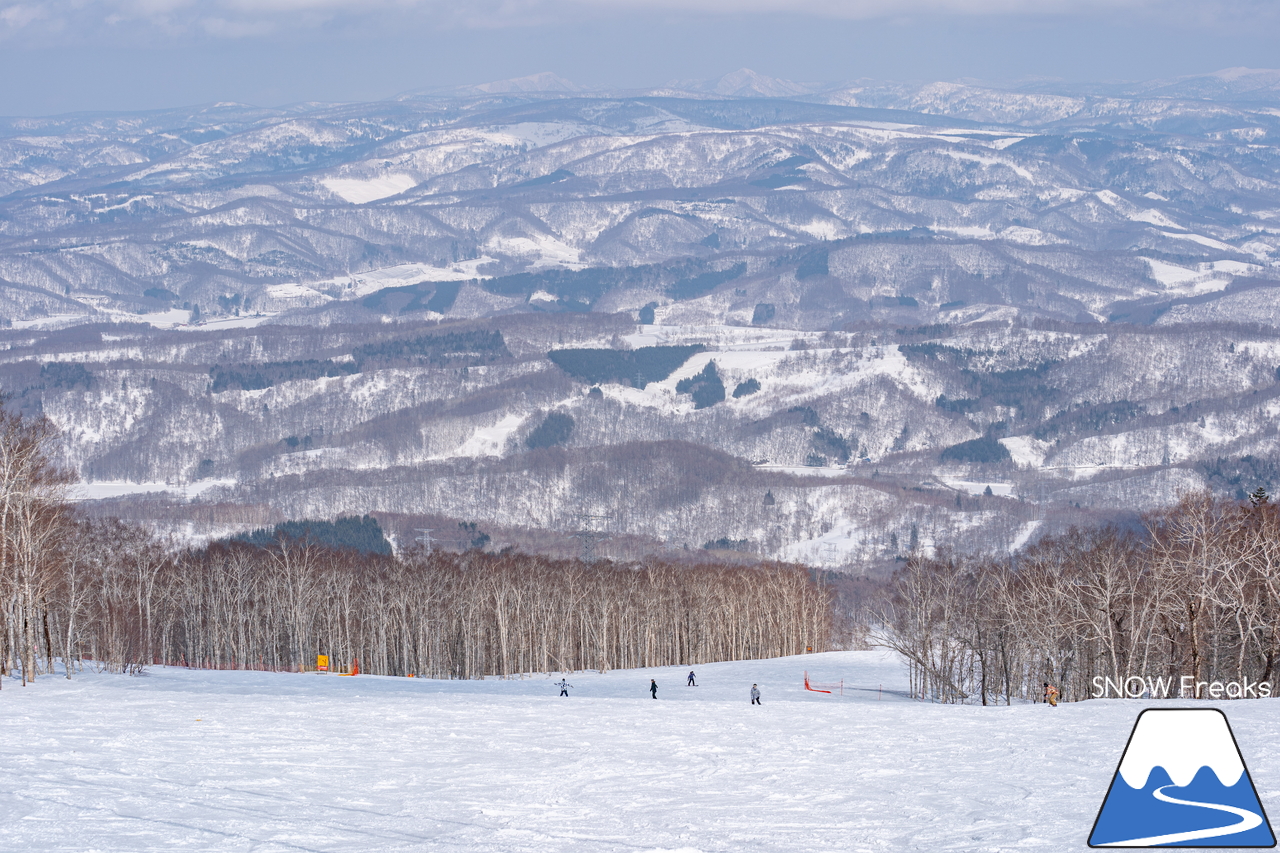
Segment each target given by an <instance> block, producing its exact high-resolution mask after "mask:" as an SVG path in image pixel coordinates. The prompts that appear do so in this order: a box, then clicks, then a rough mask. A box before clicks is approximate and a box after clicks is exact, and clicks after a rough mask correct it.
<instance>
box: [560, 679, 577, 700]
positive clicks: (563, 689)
mask: <svg viewBox="0 0 1280 853" xmlns="http://www.w3.org/2000/svg"><path fill="white" fill-rule="evenodd" d="M572 686H573V685H572V684H570V683H569V682H567V681H565V680H564V679H563V678H562V679H560V680H559V681H557V682H556V687H559V688H560V695H561V696H568V695H569V688H570V687H572Z"/></svg>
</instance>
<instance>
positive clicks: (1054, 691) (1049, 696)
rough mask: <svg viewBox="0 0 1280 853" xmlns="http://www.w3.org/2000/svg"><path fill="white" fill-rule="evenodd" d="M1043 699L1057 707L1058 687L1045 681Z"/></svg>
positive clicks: (1051, 705)
mask: <svg viewBox="0 0 1280 853" xmlns="http://www.w3.org/2000/svg"><path fill="white" fill-rule="evenodd" d="M1044 701H1046V702H1048V703H1049V706H1050V707H1052V708H1056V707H1058V688H1056V687H1054V686H1053V685H1052V684H1050V683H1049V682H1047V681H1046V682H1045V683H1044Z"/></svg>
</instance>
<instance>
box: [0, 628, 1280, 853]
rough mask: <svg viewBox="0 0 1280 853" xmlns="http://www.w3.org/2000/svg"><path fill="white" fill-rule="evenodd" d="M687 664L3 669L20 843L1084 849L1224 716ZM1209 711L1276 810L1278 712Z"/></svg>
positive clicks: (847, 667) (754, 664) (0, 787)
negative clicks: (1131, 779)
mask: <svg viewBox="0 0 1280 853" xmlns="http://www.w3.org/2000/svg"><path fill="white" fill-rule="evenodd" d="M693 669H694V670H695V671H696V672H697V676H698V686H697V687H687V686H685V676H686V674H687V673H688V670H689V668H688V667H683V668H677V667H669V668H662V669H649V670H627V671H613V672H609V673H607V674H604V675H601V674H598V673H573V674H569V675H568V676H567V677H568V681H569V683H570V684H572V685H573V687H572V689H571V690H570V696H569V697H568V698H560V697H559V696H558V695H557V694H558V690H557V688H556V687H554V686H553V682H555V681H558V680H559V678H560V675H559V674H554V675H535V676H533V677H530V678H525V679H515V680H500V679H486V680H484V681H431V680H426V679H421V680H420V679H407V678H377V677H369V676H358V677H355V678H342V677H337V676H325V675H314V674H311V675H296V674H284V673H279V674H277V673H255V672H208V671H187V670H183V669H173V668H163V667H152V668H151V669H150V670H149V671H148V673H147V674H146V675H145V676H141V677H132V678H131V677H126V676H117V675H105V674H102V675H99V674H91V673H86V674H84V675H82V676H77V677H76V678H74V679H73V680H71V681H66V680H64V679H62V678H61V677H43V678H41V679H39V680H38V681H36V682H35V683H34V684H33V685H30V686H28V687H26V688H22V687H19V686H18V682H17V681H15V680H13V679H10V678H6V679H5V680H4V689H3V691H0V726H2V727H3V730H4V732H5V733H6V737H5V738H4V739H3V740H2V741H0V765H2V766H3V767H4V768H5V770H4V772H3V773H0V815H3V816H4V820H2V821H0V850H4V851H18V850H22V851H53V850H59V851H64V850H77V851H83V850H94V851H138V853H141V851H166V853H168V851H174V850H183V851H203V850H216V851H258V853H275V851H302V850H306V851H353V853H354V851H360V853H365V851H372V850H377V851H437V850H439V851H455V850H456V851H464V850H465V851H476V850H479V851H486V852H487V853H507V851H510V852H511V853H515V851H570V853H575V852H577V851H618V850H635V851H735V853H736V851H744V850H750V851H779V853H783V851H785V853H795V851H818V850H840V851H880V850H884V851H898V850H928V851H937V850H984V851H990V850H1028V849H1034V850H1081V849H1084V848H1085V841H1086V838H1087V837H1088V834H1089V831H1090V828H1091V827H1092V824H1093V819H1094V817H1095V815H1096V814H1097V811H1098V807H1099V805H1100V804H1101V803H1102V800H1103V797H1104V796H1105V795H1106V792H1107V788H1108V785H1109V784H1110V782H1111V778H1112V774H1113V773H1114V772H1115V770H1116V766H1117V763H1118V762H1119V760H1120V756H1121V754H1122V753H1123V751H1124V746H1125V743H1126V740H1127V738H1128V736H1129V733H1130V731H1131V729H1132V727H1133V722H1134V719H1135V718H1136V717H1137V714H1138V711H1139V710H1140V709H1141V708H1143V707H1148V706H1155V707H1169V706H1171V705H1173V706H1187V705H1200V706H1201V707H1210V706H1211V705H1210V703H1195V702H1189V701H1186V700H1183V701H1181V702H1166V703H1162V702H1144V701H1135V700H1113V701H1090V702H1083V703H1078V704H1076V703H1066V704H1064V705H1062V706H1060V707H1058V708H1055V709H1051V708H1048V707H1046V706H1044V705H1027V704H1022V705H1014V706H1013V707H1004V706H998V707H980V706H944V705H933V704H927V703H923V702H914V701H911V700H910V699H909V698H907V696H906V695H905V690H904V688H905V687H906V678H905V671H904V669H903V667H902V666H901V664H900V663H899V662H898V661H897V660H896V659H895V658H893V657H892V656H890V655H888V654H887V653H883V652H834V653H829V654H820V655H808V656H804V657H795V658H782V659H778V660H768V661H744V662H737V663H720V664H708V665H700V666H695V667H693ZM806 670H807V671H808V672H809V676H810V678H811V680H812V681H814V682H822V683H827V684H830V683H838V682H839V681H840V680H841V679H843V680H844V685H845V686H844V695H843V696H841V695H839V694H838V693H836V694H831V695H827V694H819V693H807V692H805V691H804V689H803V686H802V681H803V673H804V672H805V671H806ZM650 678H654V679H656V680H657V682H658V698H657V700H656V701H654V700H653V699H650V697H649V693H648V686H649V679H650ZM753 682H754V683H757V684H759V685H760V690H761V693H762V695H763V704H762V705H761V706H759V707H756V706H752V705H750V704H748V691H749V690H750V688H751V685H752V683H753ZM881 685H883V690H884V692H883V694H881V693H880V687H881ZM1213 706H1215V707H1223V708H1224V710H1225V711H1226V713H1227V714H1228V716H1229V717H1230V720H1231V725H1232V728H1233V730H1234V732H1235V735H1236V738H1237V740H1238V741H1239V744H1240V747H1241V749H1242V750H1243V753H1244V756H1245V760H1246V762H1247V763H1248V766H1249V770H1250V772H1251V774H1252V777H1253V779H1254V782H1255V784H1256V785H1257V787H1258V793H1259V795H1260V797H1261V799H1262V802H1263V806H1264V807H1266V808H1268V810H1269V811H1270V813H1272V814H1276V813H1280V716H1277V714H1276V713H1275V706H1274V705H1273V704H1272V703H1271V702H1269V701H1267V700H1249V701H1238V702H1223V703H1214V705H1213Z"/></svg>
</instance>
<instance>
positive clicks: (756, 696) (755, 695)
mask: <svg viewBox="0 0 1280 853" xmlns="http://www.w3.org/2000/svg"><path fill="white" fill-rule="evenodd" d="M751 704H752V705H759V704H760V688H759V687H756V686H755V685H754V684H753V685H751Z"/></svg>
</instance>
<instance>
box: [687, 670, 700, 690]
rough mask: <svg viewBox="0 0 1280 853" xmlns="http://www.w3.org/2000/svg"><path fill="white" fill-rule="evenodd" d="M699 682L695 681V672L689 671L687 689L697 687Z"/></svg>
mask: <svg viewBox="0 0 1280 853" xmlns="http://www.w3.org/2000/svg"><path fill="white" fill-rule="evenodd" d="M697 686H698V682H696V681H694V680H693V670H689V683H688V684H686V685H685V687H697Z"/></svg>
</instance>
